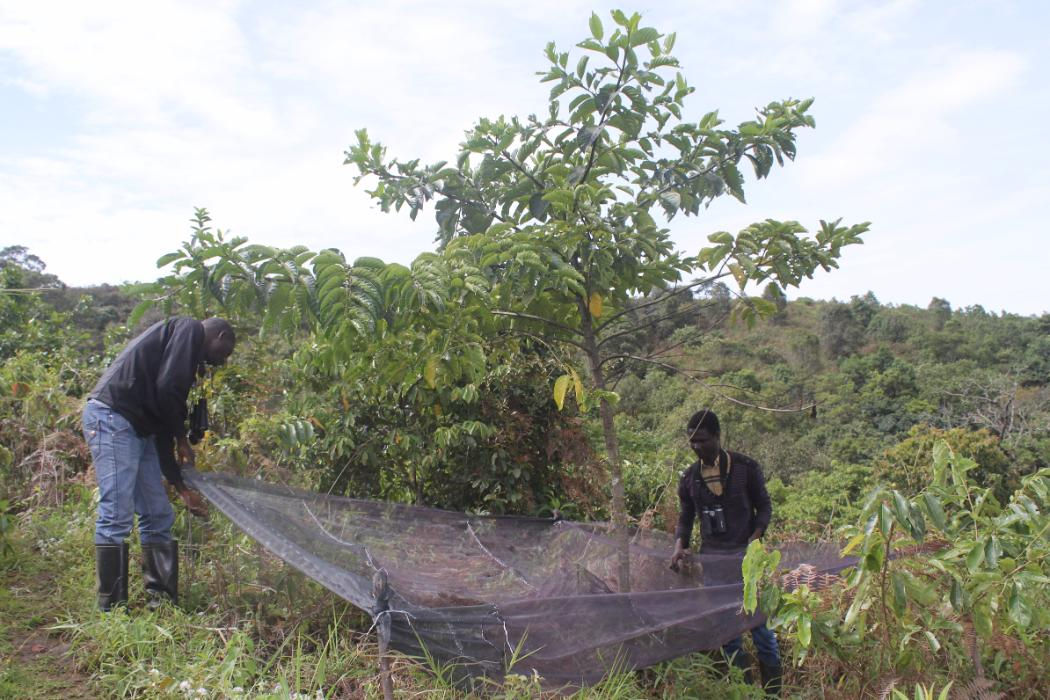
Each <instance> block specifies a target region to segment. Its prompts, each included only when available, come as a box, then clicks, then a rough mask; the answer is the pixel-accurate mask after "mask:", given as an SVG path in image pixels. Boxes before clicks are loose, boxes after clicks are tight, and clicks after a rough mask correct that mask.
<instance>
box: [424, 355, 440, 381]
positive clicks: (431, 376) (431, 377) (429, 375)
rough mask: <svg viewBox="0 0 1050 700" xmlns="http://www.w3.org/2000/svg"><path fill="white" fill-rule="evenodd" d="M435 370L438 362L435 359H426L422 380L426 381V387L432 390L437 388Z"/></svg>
mask: <svg viewBox="0 0 1050 700" xmlns="http://www.w3.org/2000/svg"><path fill="white" fill-rule="evenodd" d="M437 369H438V361H437V358H436V357H431V358H428V359H427V363H426V364H425V365H423V379H425V380H426V383H427V386H428V387H430V388H431V389H433V388H434V387H436V386H437Z"/></svg>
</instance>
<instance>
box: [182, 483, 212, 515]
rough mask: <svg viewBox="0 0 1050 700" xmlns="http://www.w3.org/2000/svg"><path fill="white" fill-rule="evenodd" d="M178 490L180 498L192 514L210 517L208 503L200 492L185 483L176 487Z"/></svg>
mask: <svg viewBox="0 0 1050 700" xmlns="http://www.w3.org/2000/svg"><path fill="white" fill-rule="evenodd" d="M176 490H177V491H178V493H179V498H181V499H182V502H183V503H184V504H185V505H186V508H187V509H188V510H189V511H190V513H191V514H193V515H196V516H197V517H198V518H206V517H208V504H207V503H205V502H204V498H203V497H202V496H201V495H200V492H198V491H194V490H193V489H191V488H190V487H188V486H186V485H185V484H182V485H181V486H178V487H176Z"/></svg>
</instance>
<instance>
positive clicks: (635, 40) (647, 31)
mask: <svg viewBox="0 0 1050 700" xmlns="http://www.w3.org/2000/svg"><path fill="white" fill-rule="evenodd" d="M659 38H660V32H658V31H656V30H655V29H653V28H652V27H642V28H641V29H639V30H638V31H636V32H634V33H632V34H631V46H632V47H635V46H641V45H642V44H648V43H649V42H650V41H656V40H657V39H659Z"/></svg>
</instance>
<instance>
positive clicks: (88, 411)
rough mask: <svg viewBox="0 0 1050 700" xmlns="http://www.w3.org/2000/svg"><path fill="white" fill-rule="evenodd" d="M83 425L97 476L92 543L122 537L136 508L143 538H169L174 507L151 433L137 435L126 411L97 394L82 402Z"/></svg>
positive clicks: (147, 540) (145, 540) (118, 540)
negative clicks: (122, 412)
mask: <svg viewBox="0 0 1050 700" xmlns="http://www.w3.org/2000/svg"><path fill="white" fill-rule="evenodd" d="M83 426H84V439H85V440H87V443H88V447H89V448H90V449H91V460H92V461H93V462H94V464H95V480H96V481H97V482H98V493H99V502H98V519H97V520H96V521H95V544H120V543H121V542H123V541H124V540H126V539H127V538H128V536H129V535H131V526H132V525H133V523H134V516H135V515H136V514H137V515H138V516H139V540H140V541H141V542H142V543H144V544H150V543H155V542H168V541H170V540H171V526H172V524H173V523H174V522H175V511H174V510H173V509H172V507H171V501H169V500H168V493H167V491H165V490H164V482H163V480H162V479H163V477H162V476H161V472H160V462H159V461H158V459H157V446H156V444H155V443H154V439H153V436H147V437H142V436H140V435H139V434H137V433H136V432H135V429H134V428H133V427H132V426H131V423H129V422H128V421H127V419H125V418H124V416H122V415H120V414H119V413H117V412H116V411H114V410H113V409H112V408H110V407H109V406H107V405H106V404H104V403H102V402H101V401H96V400H95V399H90V400H88V402H87V405H86V406H85V407H84V414H83Z"/></svg>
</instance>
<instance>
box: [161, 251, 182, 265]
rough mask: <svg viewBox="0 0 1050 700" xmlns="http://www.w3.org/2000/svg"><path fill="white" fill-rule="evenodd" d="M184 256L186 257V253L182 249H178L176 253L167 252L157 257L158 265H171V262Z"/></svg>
mask: <svg viewBox="0 0 1050 700" xmlns="http://www.w3.org/2000/svg"><path fill="white" fill-rule="evenodd" d="M182 257H185V253H183V252H182V251H181V250H177V251H175V252H174V253H167V254H165V255H162V256H160V257H159V258H157V267H158V268H160V267H164V266H165V265H170V264H171V263H173V262H174V261H176V260H178V259H179V258H182Z"/></svg>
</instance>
